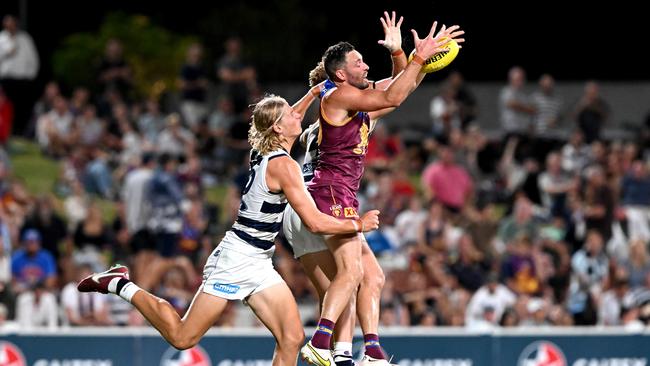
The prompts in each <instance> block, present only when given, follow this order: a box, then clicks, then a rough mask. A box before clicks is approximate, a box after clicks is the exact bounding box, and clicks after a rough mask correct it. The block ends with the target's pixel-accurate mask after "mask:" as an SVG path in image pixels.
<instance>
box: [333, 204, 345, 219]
mask: <svg viewBox="0 0 650 366" xmlns="http://www.w3.org/2000/svg"><path fill="white" fill-rule="evenodd" d="M342 209H343V206H341V205H331V206H330V211H332V216H334V217H339V216H341V210H342Z"/></svg>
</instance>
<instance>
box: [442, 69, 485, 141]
mask: <svg viewBox="0 0 650 366" xmlns="http://www.w3.org/2000/svg"><path fill="white" fill-rule="evenodd" d="M445 83H446V84H447V85H448V86H449V87H451V88H452V89H454V90H455V96H454V99H455V100H456V105H457V106H458V114H459V115H460V122H461V126H462V128H463V130H465V128H467V126H468V125H469V124H470V123H472V122H473V121H474V120H475V119H476V117H477V115H478V107H477V103H476V97H475V96H474V93H472V91H471V90H470V89H469V87H467V84H466V83H465V79H464V78H463V74H461V73H460V72H459V71H452V72H451V73H449V76H448V77H447V80H446V81H445Z"/></svg>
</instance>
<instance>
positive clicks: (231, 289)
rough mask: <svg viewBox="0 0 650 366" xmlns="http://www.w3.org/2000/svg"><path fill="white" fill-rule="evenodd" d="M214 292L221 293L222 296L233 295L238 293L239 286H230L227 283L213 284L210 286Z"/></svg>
mask: <svg viewBox="0 0 650 366" xmlns="http://www.w3.org/2000/svg"><path fill="white" fill-rule="evenodd" d="M212 288H213V289H214V290H215V291H219V292H223V293H224V294H235V293H237V291H239V285H231V284H228V283H215V284H214V285H212Z"/></svg>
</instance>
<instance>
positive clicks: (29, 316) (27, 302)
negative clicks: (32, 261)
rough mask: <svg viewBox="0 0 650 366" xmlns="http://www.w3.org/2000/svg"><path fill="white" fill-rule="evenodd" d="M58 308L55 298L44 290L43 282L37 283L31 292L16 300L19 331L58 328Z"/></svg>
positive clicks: (24, 293)
mask: <svg viewBox="0 0 650 366" xmlns="http://www.w3.org/2000/svg"><path fill="white" fill-rule="evenodd" d="M58 318H59V307H58V305H57V303H56V297H55V296H54V294H52V293H51V292H49V291H47V290H46V289H45V282H42V281H39V282H37V283H36V284H35V285H34V287H33V289H32V290H31V291H25V292H23V293H21V294H20V295H18V298H17V299H16V320H17V322H18V324H19V325H20V328H21V329H29V328H37V327H47V328H49V329H54V328H56V327H57V326H58Z"/></svg>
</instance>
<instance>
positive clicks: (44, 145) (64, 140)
mask: <svg viewBox="0 0 650 366" xmlns="http://www.w3.org/2000/svg"><path fill="white" fill-rule="evenodd" d="M73 121H74V116H73V115H72V113H71V112H70V109H69V107H68V101H67V100H66V99H65V98H64V97H62V96H58V97H56V98H54V105H53V108H52V110H51V111H50V112H48V113H46V114H44V115H43V116H41V117H40V118H39V120H38V121H37V122H36V139H37V141H38V144H39V145H40V147H41V150H42V151H43V152H44V153H45V154H47V155H49V156H52V157H55V158H60V157H63V156H65V155H66V153H68V152H69V151H70V148H71V147H72V146H74V144H75V143H76V138H75V136H74V134H73V132H74V131H73V130H74V129H73Z"/></svg>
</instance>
